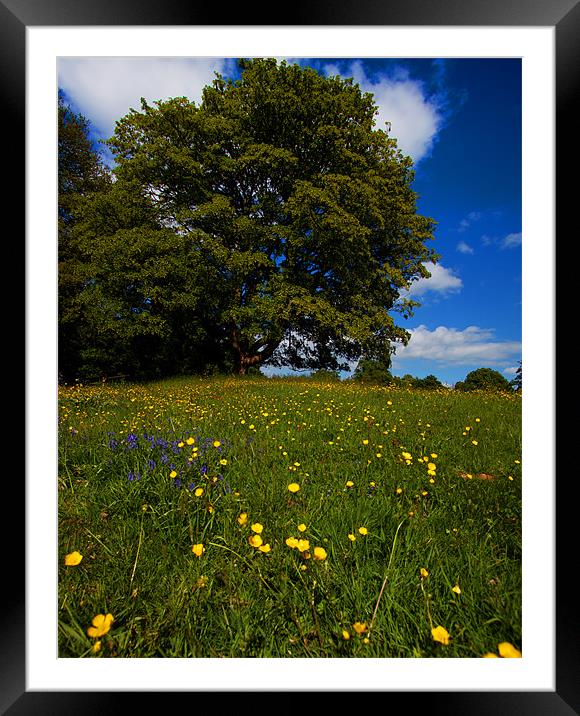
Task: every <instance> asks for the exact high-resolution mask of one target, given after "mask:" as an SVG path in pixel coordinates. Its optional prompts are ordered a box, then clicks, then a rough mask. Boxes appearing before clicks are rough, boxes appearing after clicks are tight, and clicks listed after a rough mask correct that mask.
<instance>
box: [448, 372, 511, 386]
mask: <svg viewBox="0 0 580 716" xmlns="http://www.w3.org/2000/svg"><path fill="white" fill-rule="evenodd" d="M455 389H456V390H462V391H470V390H489V391H504V390H505V391H511V389H512V388H511V385H510V382H509V381H508V380H507V378H505V377H504V376H503V375H502V374H501V373H499V372H498V371H497V370H493V368H478V369H477V370H472V371H471V373H468V374H467V376H466V378H465V380H464V381H460V382H458V383H456V384H455Z"/></svg>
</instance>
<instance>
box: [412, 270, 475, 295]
mask: <svg viewBox="0 0 580 716" xmlns="http://www.w3.org/2000/svg"><path fill="white" fill-rule="evenodd" d="M424 265H425V267H426V268H427V270H428V271H429V273H430V274H431V277H430V278H420V279H419V280H418V281H415V282H414V283H412V284H411V288H410V289H409V291H408V295H409V296H412V297H416V296H422V295H423V294H425V293H427V292H428V291H431V292H434V293H439V294H443V295H448V294H450V293H457V292H459V291H461V289H462V288H463V281H462V280H461V279H460V278H459V276H456V275H455V274H454V273H453V271H452V269H448V268H445V266H443V265H442V264H431V265H428V264H424Z"/></svg>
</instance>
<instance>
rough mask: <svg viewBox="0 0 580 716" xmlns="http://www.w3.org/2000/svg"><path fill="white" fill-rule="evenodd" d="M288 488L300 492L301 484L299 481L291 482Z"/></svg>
mask: <svg viewBox="0 0 580 716" xmlns="http://www.w3.org/2000/svg"><path fill="white" fill-rule="evenodd" d="M288 489H289V490H290V492H298V490H299V489H300V485H299V484H298V483H297V482H291V483H290V484H289V485H288Z"/></svg>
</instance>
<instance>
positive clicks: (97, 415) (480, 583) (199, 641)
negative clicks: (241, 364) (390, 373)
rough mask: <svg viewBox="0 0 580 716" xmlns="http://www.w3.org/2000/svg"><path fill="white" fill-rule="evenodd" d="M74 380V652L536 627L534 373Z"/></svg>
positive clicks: (67, 650) (339, 652)
mask: <svg viewBox="0 0 580 716" xmlns="http://www.w3.org/2000/svg"><path fill="white" fill-rule="evenodd" d="M59 402H60V415H59V451H60V455H59V577H60V583H59V609H60V615H59V616H60V655H61V656H91V657H99V658H102V657H107V656H121V657H147V656H154V657H163V656H167V657H180V656H182V657H222V656H225V657H254V656H255V657H366V656H368V657H439V656H443V657H480V656H483V655H485V654H487V653H495V652H497V649H498V645H499V644H500V643H504V642H506V643H509V644H512V645H513V646H514V647H515V648H516V649H518V650H520V649H521V645H522V639H521V569H520V566H521V565H520V558H521V463H520V460H521V399H520V397H519V395H518V394H513V395H512V394H509V395H507V394H506V395H493V394H483V393H480V394H466V393H455V392H453V391H446V390H445V391H433V392H431V391H412V390H405V389H388V388H381V387H372V386H360V385H357V384H354V383H350V382H343V383H340V382H328V383H316V382H314V381H312V380H296V379H269V380H260V379H217V378H216V379H211V380H201V379H190V380H185V379H183V380H172V381H164V382H160V383H155V384H150V385H117V386H74V387H64V388H61V390H60V401H59ZM75 552H78V553H79V554H80V555H81V557H82V558H81V559H80V560H78V557H75V558H73V559H72V560H71V559H70V558H69V560H68V561H69V562H71V561H72V562H76V564H72V563H69V564H66V563H65V559H66V557H67V555H71V554H73V553H75ZM97 615H101V617H99V620H98V621H99V624H106V625H107V627H108V628H107V630H106V633H103V634H102V635H100V636H98V637H95V636H93V637H91V636H89V634H88V629H89V628H90V627H91V626H92V625H93V619H94V618H95V617H97ZM107 615H111V616H112V619H113V621H112V622H110V620H107ZM93 628H95V627H94V626H93ZM446 635H447V636H446ZM97 643H98V647H96V648H95V645H96V644H97Z"/></svg>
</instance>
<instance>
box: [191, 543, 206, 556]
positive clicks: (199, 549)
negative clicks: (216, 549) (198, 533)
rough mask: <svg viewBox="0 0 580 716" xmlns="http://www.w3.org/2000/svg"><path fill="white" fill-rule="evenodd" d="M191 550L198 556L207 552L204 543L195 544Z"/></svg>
mask: <svg viewBox="0 0 580 716" xmlns="http://www.w3.org/2000/svg"><path fill="white" fill-rule="evenodd" d="M191 551H192V552H193V554H194V555H195V556H196V557H201V555H202V554H203V553H204V552H205V547H204V546H203V544H194V545H193V547H192V548H191Z"/></svg>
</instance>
